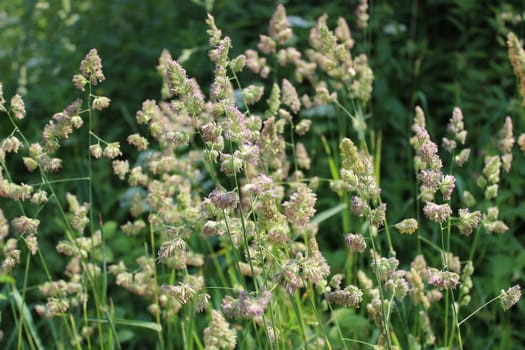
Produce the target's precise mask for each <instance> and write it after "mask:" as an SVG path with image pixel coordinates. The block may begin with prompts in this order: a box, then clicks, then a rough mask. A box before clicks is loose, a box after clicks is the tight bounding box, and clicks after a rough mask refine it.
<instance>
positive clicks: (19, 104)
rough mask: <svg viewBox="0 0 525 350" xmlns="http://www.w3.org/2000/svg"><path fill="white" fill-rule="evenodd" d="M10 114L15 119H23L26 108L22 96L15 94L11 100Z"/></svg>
mask: <svg viewBox="0 0 525 350" xmlns="http://www.w3.org/2000/svg"><path fill="white" fill-rule="evenodd" d="M11 113H13V116H14V117H15V118H16V119H24V117H25V115H26V107H25V104H24V100H22V96H20V95H19V94H16V95H14V96H13V98H11Z"/></svg>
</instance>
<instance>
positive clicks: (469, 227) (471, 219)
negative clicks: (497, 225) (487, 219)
mask: <svg viewBox="0 0 525 350" xmlns="http://www.w3.org/2000/svg"><path fill="white" fill-rule="evenodd" d="M480 220H481V212H480V211H479V210H476V211H474V212H471V211H470V210H468V209H466V208H462V209H459V222H458V229H459V232H460V233H461V234H464V235H470V234H471V233H472V232H473V231H474V229H475V228H476V227H478V225H479V222H480Z"/></svg>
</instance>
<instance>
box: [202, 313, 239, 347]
mask: <svg viewBox="0 0 525 350" xmlns="http://www.w3.org/2000/svg"><path fill="white" fill-rule="evenodd" d="M204 345H205V346H206V348H207V349H229V350H233V349H235V346H236V345H237V333H236V331H235V330H233V329H231V328H230V324H229V323H228V322H227V321H226V320H225V319H224V317H223V316H222V314H221V313H220V312H219V311H217V310H212V311H211V321H210V323H209V326H208V327H206V328H205V329H204Z"/></svg>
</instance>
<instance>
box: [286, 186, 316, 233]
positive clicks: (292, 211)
mask: <svg viewBox="0 0 525 350" xmlns="http://www.w3.org/2000/svg"><path fill="white" fill-rule="evenodd" d="M316 200H317V195H316V194H315V193H314V192H313V191H312V190H311V189H310V188H309V187H308V186H306V185H304V184H301V185H299V187H298V188H297V191H296V192H294V193H293V194H292V195H291V196H290V200H289V201H287V202H284V203H283V207H284V211H285V214H286V217H287V218H288V220H290V222H291V223H292V224H294V225H297V226H304V225H306V224H307V223H308V222H310V219H311V218H312V217H313V216H314V214H315V212H316V210H315V202H316Z"/></svg>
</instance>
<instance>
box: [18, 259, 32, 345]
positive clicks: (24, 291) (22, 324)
mask: <svg viewBox="0 0 525 350" xmlns="http://www.w3.org/2000/svg"><path fill="white" fill-rule="evenodd" d="M30 263H31V254H30V252H29V251H28V252H27V257H26V268H25V272H24V282H23V285H22V301H21V302H20V310H19V312H20V316H19V318H20V322H19V326H18V350H21V349H22V330H23V328H24V320H25V318H24V300H26V291H27V279H28V276H29V266H30Z"/></svg>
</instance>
